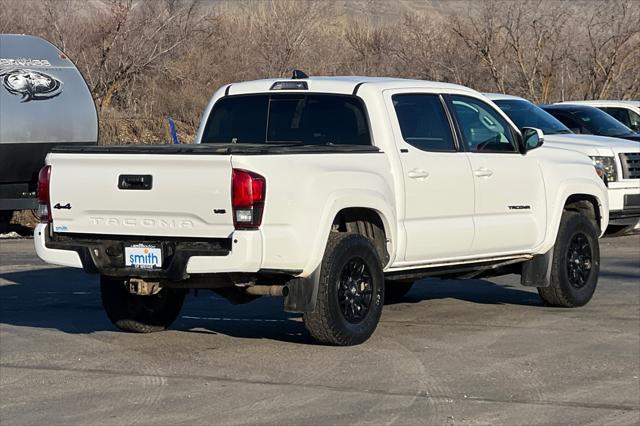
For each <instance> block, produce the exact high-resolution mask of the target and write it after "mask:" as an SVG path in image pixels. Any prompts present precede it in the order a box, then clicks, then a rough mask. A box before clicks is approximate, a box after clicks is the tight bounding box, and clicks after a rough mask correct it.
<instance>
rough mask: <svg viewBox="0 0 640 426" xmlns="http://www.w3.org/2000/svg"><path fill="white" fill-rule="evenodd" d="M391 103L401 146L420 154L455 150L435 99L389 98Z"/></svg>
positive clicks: (426, 97)
mask: <svg viewBox="0 0 640 426" xmlns="http://www.w3.org/2000/svg"><path fill="white" fill-rule="evenodd" d="M391 99H392V101H393V107H394V108H395V110H396V115H397V117H398V123H399V124H400V130H401V132H402V138H403V139H404V140H405V142H407V143H408V144H409V145H412V146H414V147H416V148H418V149H420V150H422V151H455V150H456V148H455V145H454V142H453V135H452V133H451V126H450V125H449V120H448V118H447V115H446V113H445V111H444V107H443V105H442V102H441V101H440V97H439V96H438V95H431V94H406V95H393V97H392V98H391Z"/></svg>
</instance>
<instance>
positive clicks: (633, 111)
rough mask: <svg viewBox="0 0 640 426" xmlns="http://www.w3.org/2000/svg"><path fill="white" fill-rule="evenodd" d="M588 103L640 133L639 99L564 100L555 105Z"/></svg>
mask: <svg viewBox="0 0 640 426" xmlns="http://www.w3.org/2000/svg"><path fill="white" fill-rule="evenodd" d="M565 104H573V105H588V106H592V107H596V108H598V109H600V110H602V111H604V112H606V113H607V114H609V115H610V116H612V117H613V118H615V119H616V120H618V121H619V122H621V123H622V124H624V125H625V126H627V127H628V128H630V129H631V130H633V131H634V132H637V133H640V101H615V100H603V99H597V100H592V101H564V102H558V103H557V105H565Z"/></svg>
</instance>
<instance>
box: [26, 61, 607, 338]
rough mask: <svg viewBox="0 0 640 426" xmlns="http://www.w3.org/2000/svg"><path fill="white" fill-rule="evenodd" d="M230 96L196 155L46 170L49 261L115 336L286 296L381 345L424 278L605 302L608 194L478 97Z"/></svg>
mask: <svg viewBox="0 0 640 426" xmlns="http://www.w3.org/2000/svg"><path fill="white" fill-rule="evenodd" d="M294 77H297V78H292V79H270V80H260V81H251V82H243V83H234V84H231V85H228V86H225V87H223V88H221V89H220V90H218V91H217V92H216V93H215V94H214V96H213V99H212V100H211V102H210V104H209V106H208V107H207V109H206V111H205V113H204V115H203V121H202V124H201V126H200V129H199V131H198V135H197V141H196V142H197V144H193V145H155V146H144V145H138V146H132V145H129V146H98V147H78V148H72V147H65V148H59V149H56V150H55V151H54V152H53V153H51V154H50V155H49V156H48V157H47V162H46V163H47V165H46V166H45V168H43V170H42V171H41V173H40V182H39V192H38V194H39V200H40V206H41V208H40V210H41V218H42V221H43V223H41V224H40V225H38V226H37V228H36V230H35V246H36V250H37V253H38V255H39V256H40V257H41V258H42V259H43V260H45V261H47V262H50V263H54V264H59V265H66V266H71V267H77V268H84V270H85V271H87V272H92V273H99V274H100V276H101V291H102V300H103V305H104V308H105V310H106V312H107V314H108V316H109V318H110V319H111V320H112V321H113V323H114V324H115V325H116V326H117V327H119V328H120V329H123V330H127V331H136V332H150V331H157V330H162V329H165V328H166V327H168V326H169V325H170V324H171V323H172V321H174V320H175V319H176V317H177V316H178V314H179V311H180V309H181V306H182V302H183V299H184V296H185V293H186V292H187V291H188V289H191V288H201V289H211V290H214V291H216V292H218V293H220V294H222V295H224V296H225V297H228V298H229V299H231V300H232V301H234V302H243V301H248V300H251V299H252V298H254V297H257V296H260V295H277V296H283V298H284V309H285V310H286V311H288V312H298V313H303V314H304V323H305V326H306V328H307V330H308V331H309V332H310V334H311V335H312V336H313V337H314V338H315V339H317V340H318V341H320V342H323V343H327V344H336V345H351V344H358V343H361V342H363V341H365V340H366V339H367V338H368V337H369V336H370V335H371V334H372V333H373V331H374V330H375V328H376V326H377V323H378V320H379V318H380V314H381V311H382V306H383V303H384V301H385V298H386V299H391V298H398V297H402V295H404V293H406V292H407V291H408V290H409V288H410V286H411V283H413V282H414V281H415V280H417V279H420V278H423V277H427V276H436V277H458V278H468V277H475V278H478V277H488V276H495V275H502V274H511V273H516V274H520V275H521V283H522V284H523V285H526V286H534V287H538V290H539V294H540V296H541V297H542V299H543V300H544V301H545V302H546V303H547V304H549V305H553V306H565V307H574V306H581V305H584V304H586V303H587V302H588V301H589V300H590V299H591V297H592V295H593V292H594V290H595V288H596V283H597V280H598V270H599V263H600V260H599V246H598V237H599V236H600V235H601V234H602V232H603V230H604V229H605V228H606V227H607V224H608V220H609V216H608V211H609V209H608V204H607V192H606V191H607V189H606V187H605V185H604V183H603V182H602V180H601V179H600V178H599V177H598V175H597V173H596V169H595V168H594V165H593V164H592V162H591V160H590V159H589V158H588V157H587V156H585V155H581V154H579V153H575V152H571V151H567V150H562V149H556V148H550V147H541V148H538V147H539V146H540V145H541V144H542V142H543V135H542V133H541V132H540V131H539V130H537V129H518V128H516V127H515V126H514V124H513V123H512V122H511V121H510V120H509V118H508V117H507V116H506V115H505V114H504V113H503V112H502V111H501V110H500V109H499V108H498V107H496V105H495V104H493V103H492V102H491V101H490V100H488V99H487V98H486V97H484V96H483V95H481V94H480V93H478V92H476V91H473V90H471V89H468V88H466V87H462V86H458V85H452V84H445V83H437V82H427V81H416V80H401V79H388V78H387V79H385V78H369V77H316V78H307V77H306V76H305V75H303V74H301V73H295V74H294Z"/></svg>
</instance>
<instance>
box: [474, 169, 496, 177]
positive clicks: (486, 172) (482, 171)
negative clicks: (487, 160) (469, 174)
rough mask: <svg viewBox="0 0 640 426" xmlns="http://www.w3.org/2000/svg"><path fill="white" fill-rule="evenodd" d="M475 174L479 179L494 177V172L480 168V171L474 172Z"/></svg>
mask: <svg viewBox="0 0 640 426" xmlns="http://www.w3.org/2000/svg"><path fill="white" fill-rule="evenodd" d="M473 174H474V175H475V176H477V177H490V176H492V175H493V171H491V170H489V169H485V168H484V167H480V168H479V169H476V170H474V171H473Z"/></svg>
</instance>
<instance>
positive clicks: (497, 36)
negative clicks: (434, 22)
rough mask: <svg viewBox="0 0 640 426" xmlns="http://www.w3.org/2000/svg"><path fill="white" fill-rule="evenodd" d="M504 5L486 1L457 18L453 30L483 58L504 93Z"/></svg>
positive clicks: (473, 51)
mask: <svg viewBox="0 0 640 426" xmlns="http://www.w3.org/2000/svg"><path fill="white" fill-rule="evenodd" d="M500 7H501V5H500V4H499V3H498V2H496V1H493V0H488V1H486V2H482V3H480V6H479V10H478V9H476V10H474V11H473V12H469V15H468V16H467V17H466V19H465V20H463V19H461V18H460V17H454V18H453V25H452V27H451V29H452V31H453V32H454V34H456V35H457V36H458V37H460V39H461V40H462V41H463V42H464V43H465V45H466V46H467V47H468V48H469V50H470V51H471V52H472V53H473V54H474V55H476V56H477V57H478V58H479V59H480V60H481V61H482V63H483V64H484V66H485V68H486V69H487V70H488V71H489V73H490V74H491V78H492V79H493V82H494V84H495V87H496V89H497V90H498V91H499V92H502V93H504V92H505V82H504V80H505V77H504V72H503V71H502V70H501V67H500V60H501V59H502V57H503V55H504V51H505V42H504V37H503V36H502V32H501V22H500V21H499V15H500Z"/></svg>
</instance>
